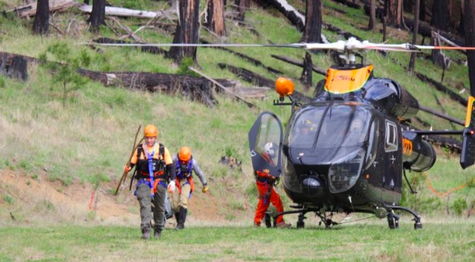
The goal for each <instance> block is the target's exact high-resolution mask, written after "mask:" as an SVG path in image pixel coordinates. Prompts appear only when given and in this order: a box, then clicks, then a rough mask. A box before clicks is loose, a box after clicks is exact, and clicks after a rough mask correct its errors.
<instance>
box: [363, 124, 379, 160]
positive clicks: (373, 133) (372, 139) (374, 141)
mask: <svg viewBox="0 0 475 262" xmlns="http://www.w3.org/2000/svg"><path fill="white" fill-rule="evenodd" d="M378 137H379V122H378V119H376V118H374V119H373V121H372V122H371V127H370V131H369V139H368V142H369V144H368V153H367V154H366V165H367V166H366V167H365V168H368V166H369V165H371V164H372V163H373V161H374V159H375V158H376V153H377V148H378Z"/></svg>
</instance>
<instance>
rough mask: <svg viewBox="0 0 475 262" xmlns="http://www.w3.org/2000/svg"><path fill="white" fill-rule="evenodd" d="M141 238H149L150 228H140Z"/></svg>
mask: <svg viewBox="0 0 475 262" xmlns="http://www.w3.org/2000/svg"><path fill="white" fill-rule="evenodd" d="M142 239H150V228H144V229H142Z"/></svg>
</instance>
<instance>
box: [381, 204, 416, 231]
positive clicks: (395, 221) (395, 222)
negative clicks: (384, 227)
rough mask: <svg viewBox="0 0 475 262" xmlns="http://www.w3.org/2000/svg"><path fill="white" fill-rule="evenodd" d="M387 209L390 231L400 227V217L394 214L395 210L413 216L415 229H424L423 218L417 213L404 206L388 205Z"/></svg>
mask: <svg viewBox="0 0 475 262" xmlns="http://www.w3.org/2000/svg"><path fill="white" fill-rule="evenodd" d="M385 208H386V210H387V211H388V214H387V219H388V226H389V228H390V229H396V228H398V227H399V216H398V215H396V214H395V213H394V210H401V211H405V212H408V213H410V214H411V215H412V216H414V218H413V221H414V229H416V230H417V229H422V222H421V217H420V216H419V215H418V214H417V213H416V212H415V211H413V210H411V209H409V208H407V207H402V206H391V205H386V206H385Z"/></svg>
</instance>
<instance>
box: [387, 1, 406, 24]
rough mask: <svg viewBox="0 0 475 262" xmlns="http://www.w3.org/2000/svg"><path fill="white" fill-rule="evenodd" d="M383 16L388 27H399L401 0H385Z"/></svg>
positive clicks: (400, 22)
mask: <svg viewBox="0 0 475 262" xmlns="http://www.w3.org/2000/svg"><path fill="white" fill-rule="evenodd" d="M384 8H385V16H386V22H387V23H388V25H392V26H395V27H401V24H402V0H386V1H385V6H384Z"/></svg>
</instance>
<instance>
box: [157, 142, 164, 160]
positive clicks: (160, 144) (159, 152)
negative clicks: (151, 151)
mask: <svg viewBox="0 0 475 262" xmlns="http://www.w3.org/2000/svg"><path fill="white" fill-rule="evenodd" d="M158 145H159V147H158V155H159V156H161V158H162V159H161V160H162V161H163V162H165V146H164V145H163V144H162V143H159V144H158Z"/></svg>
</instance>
